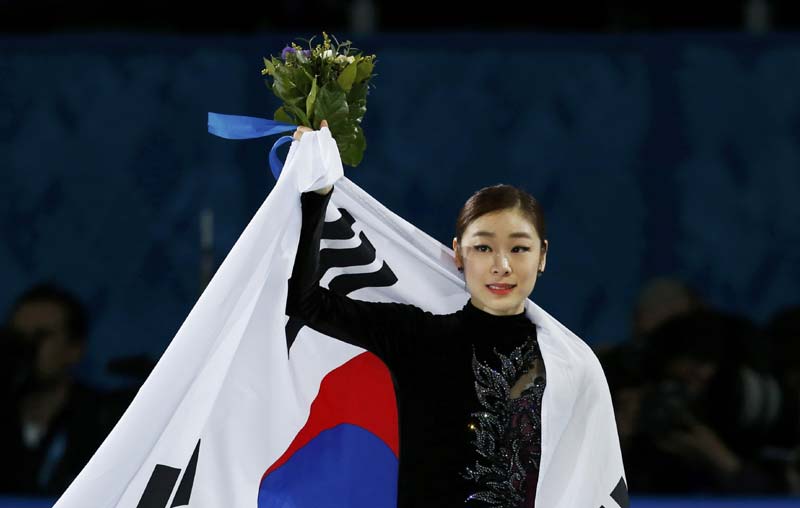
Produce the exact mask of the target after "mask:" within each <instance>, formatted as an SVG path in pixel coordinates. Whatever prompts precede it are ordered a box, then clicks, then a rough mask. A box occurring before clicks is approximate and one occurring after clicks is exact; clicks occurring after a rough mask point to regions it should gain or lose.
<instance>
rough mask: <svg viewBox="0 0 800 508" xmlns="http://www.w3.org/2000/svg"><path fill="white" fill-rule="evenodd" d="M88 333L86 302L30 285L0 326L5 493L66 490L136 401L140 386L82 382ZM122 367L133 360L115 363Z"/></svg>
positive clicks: (0, 482) (0, 476) (1, 487)
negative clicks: (111, 386)
mask: <svg viewBox="0 0 800 508" xmlns="http://www.w3.org/2000/svg"><path fill="white" fill-rule="evenodd" d="M88 332H89V316H88V313H87V310H86V308H85V306H84V304H83V303H82V302H81V301H80V300H79V299H78V298H77V297H76V296H75V295H73V294H72V293H70V292H69V291H67V290H65V289H63V288H62V287H59V286H58V285H54V284H41V285H37V286H35V287H32V288H30V289H29V290H27V291H26V292H25V293H24V294H22V295H20V296H19V297H18V298H17V300H16V301H15V302H14V304H13V305H12V307H11V309H10V311H9V312H8V315H7V317H6V321H5V323H4V326H3V327H2V328H0V407H2V408H3V418H2V419H0V450H2V451H3V460H2V461H0V493H4V494H25V495H36V496H58V495H59V494H61V493H62V492H63V491H64V490H65V489H66V488H67V486H68V485H69V484H70V482H71V481H72V480H73V479H74V478H75V476H76V475H77V474H78V473H79V472H80V470H81V469H83V467H84V465H86V463H87V462H88V460H89V459H90V458H91V456H92V455H93V454H94V452H95V450H96V449H97V447H98V446H100V443H102V441H103V440H104V439H105V437H106V435H107V434H108V433H109V432H110V431H111V429H112V428H113V426H114V425H115V424H116V422H117V420H118V419H119V417H120V416H121V415H122V413H123V412H124V410H125V408H126V407H127V406H128V404H129V403H130V401H131V400H132V398H133V396H134V394H135V391H136V390H137V389H138V384H140V383H134V384H135V385H136V386H132V387H130V388H124V389H115V390H99V389H96V388H94V387H91V386H88V385H87V384H85V383H82V382H81V381H80V380H79V379H78V376H77V375H76V368H77V367H78V365H79V363H80V362H81V360H82V359H83V357H84V354H85V352H86V345H87V336H88ZM119 365H123V366H125V365H126V362H114V364H112V365H110V366H109V367H110V368H112V369H113V368H117V369H118V368H119ZM140 374H142V375H140V376H139V378H138V379H137V381H141V380H143V378H144V376H146V373H140Z"/></svg>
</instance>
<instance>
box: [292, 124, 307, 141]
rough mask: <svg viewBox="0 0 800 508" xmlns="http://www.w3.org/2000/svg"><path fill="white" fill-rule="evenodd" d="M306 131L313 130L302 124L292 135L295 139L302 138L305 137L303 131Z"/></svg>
mask: <svg viewBox="0 0 800 508" xmlns="http://www.w3.org/2000/svg"><path fill="white" fill-rule="evenodd" d="M304 132H311V129H309V128H308V127H304V126H302V125H301V126H300V127H298V128H297V130H296V131H294V134H292V137H293V138H294V139H300V138H301V137H303V133H304Z"/></svg>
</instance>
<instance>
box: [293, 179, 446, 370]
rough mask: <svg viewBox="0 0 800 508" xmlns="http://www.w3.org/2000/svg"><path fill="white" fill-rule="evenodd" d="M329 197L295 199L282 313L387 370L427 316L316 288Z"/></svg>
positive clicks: (309, 195) (407, 308)
mask: <svg viewBox="0 0 800 508" xmlns="http://www.w3.org/2000/svg"><path fill="white" fill-rule="evenodd" d="M333 192H334V191H331V192H329V193H328V194H327V195H324V196H323V195H320V194H317V193H315V192H306V193H303V194H302V195H301V198H300V199H301V204H302V208H303V222H302V229H301V231H300V240H299V243H298V248H297V256H296V258H295V263H294V268H293V270H292V277H291V279H290V280H289V294H288V300H287V303H286V314H287V315H288V316H290V317H294V318H298V319H301V320H303V321H304V324H306V325H307V326H309V327H311V328H313V329H314V330H317V331H318V332H320V333H323V334H325V335H329V336H331V337H334V338H336V339H339V340H342V341H345V342H348V343H350V344H353V345H356V346H360V347H363V348H364V349H367V350H369V351H371V352H373V353H375V354H376V355H377V356H378V357H380V358H381V359H382V360H383V361H384V362H385V363H386V364H387V365H389V366H390V367H392V364H393V363H394V362H395V361H396V360H397V359H398V358H399V357H401V356H404V355H405V354H406V353H407V348H408V347H413V344H412V343H413V342H415V337H416V334H415V333H414V331H415V330H417V331H419V329H420V328H419V324H420V322H421V320H425V319H428V318H429V317H430V316H432V314H430V313H428V312H424V311H423V310H422V309H420V308H418V307H415V306H413V305H409V304H401V303H382V302H365V301H361V300H355V299H352V298H348V297H347V296H345V295H340V294H337V293H335V292H334V291H331V290H329V289H327V288H323V287H321V286H320V285H319V281H320V279H321V277H322V275H323V274H321V273H319V265H320V254H319V252H320V240H321V237H322V229H323V224H324V221H325V210H326V209H327V206H328V202H329V201H330V198H331V195H332V194H333Z"/></svg>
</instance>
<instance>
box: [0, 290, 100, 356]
mask: <svg viewBox="0 0 800 508" xmlns="http://www.w3.org/2000/svg"><path fill="white" fill-rule="evenodd" d="M33 302H51V303H55V304H57V305H59V306H60V307H61V308H62V309H64V311H65V312H66V321H67V322H66V325H67V333H68V335H69V339H70V340H71V341H73V342H84V341H85V340H86V337H87V335H88V333H89V318H88V316H87V312H86V308H85V307H84V305H83V304H82V303H81V301H80V300H78V298H77V297H76V296H75V295H73V294H72V293H70V292H69V291H67V290H66V289H64V288H62V287H60V286H58V285H56V284H53V283H49V282H48V283H41V284H37V285H35V286H33V287H31V288H30V289H28V290H27V291H25V292H24V293H22V295H20V296H19V297H18V298H17V300H16V301H15V302H14V305H12V307H11V313H10V314H9V319H7V321H10V318H11V317H12V316H13V315H14V314H15V313H16V312H17V311H18V310H19V309H20V308H21V307H22V306H23V305H25V304H26V303H33Z"/></svg>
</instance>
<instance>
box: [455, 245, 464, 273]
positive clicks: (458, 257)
mask: <svg viewBox="0 0 800 508" xmlns="http://www.w3.org/2000/svg"><path fill="white" fill-rule="evenodd" d="M453 252H454V253H455V255H456V257H455V263H456V268H458V269H459V271H463V270H464V260H463V259H462V258H461V249H460V248H459V246H458V238H456V237H455V236H454V237H453Z"/></svg>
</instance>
